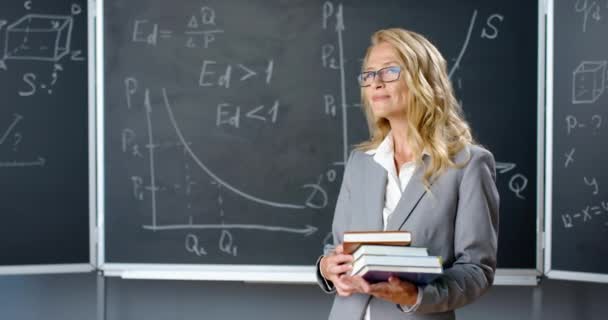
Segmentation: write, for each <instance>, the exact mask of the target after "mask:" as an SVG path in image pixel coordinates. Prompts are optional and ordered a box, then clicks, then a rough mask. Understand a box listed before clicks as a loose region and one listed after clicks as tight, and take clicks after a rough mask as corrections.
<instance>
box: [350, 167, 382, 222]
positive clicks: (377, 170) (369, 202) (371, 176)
mask: <svg viewBox="0 0 608 320" xmlns="http://www.w3.org/2000/svg"><path fill="white" fill-rule="evenodd" d="M368 161H370V165H369V166H366V167H367V170H366V171H367V172H366V173H365V178H366V179H365V180H364V181H365V182H366V183H367V186H364V188H365V189H366V190H369V192H367V193H366V195H365V208H364V210H363V211H362V212H361V213H362V216H361V217H359V218H360V219H361V222H357V226H361V231H368V230H372V231H379V230H382V229H383V228H382V227H383V222H382V210H383V209H384V197H385V193H386V182H387V179H388V176H387V173H386V170H384V168H382V166H380V165H379V164H378V163H376V161H374V159H373V158H372V157H370V158H369V159H368Z"/></svg>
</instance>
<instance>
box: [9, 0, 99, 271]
mask: <svg viewBox="0 0 608 320" xmlns="http://www.w3.org/2000/svg"><path fill="white" fill-rule="evenodd" d="M86 9H87V2H86V1H82V0H70V1H68V0H53V1H22V0H8V1H2V3H1V4H0V92H1V93H2V102H1V104H2V107H1V108H0V180H1V181H2V182H1V183H0V194H1V195H2V196H1V199H2V200H1V201H0V219H1V220H2V223H0V252H2V254H0V266H4V267H7V268H8V267H9V266H23V265H34V266H41V265H58V264H61V265H70V264H89V263H90V261H91V259H90V255H91V249H90V241H89V237H90V235H89V229H90V227H89V222H90V219H89V215H90V210H89V203H90V201H89V181H90V180H89V165H90V161H89V160H90V158H89V149H88V148H89V142H88V136H89V135H88V130H89V125H88V123H89V112H88V97H89V96H88V83H89V82H88V80H87V79H88V59H87V53H88V50H87V43H88V42H87V39H88V38H87V30H88V28H87V10H86ZM90 268H92V267H90Z"/></svg>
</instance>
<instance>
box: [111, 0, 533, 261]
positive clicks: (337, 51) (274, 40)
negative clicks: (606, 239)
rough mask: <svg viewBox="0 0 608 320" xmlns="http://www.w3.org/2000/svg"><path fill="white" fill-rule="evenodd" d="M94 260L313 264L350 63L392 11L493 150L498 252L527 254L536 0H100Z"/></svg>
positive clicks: (339, 167) (354, 134)
mask: <svg viewBox="0 0 608 320" xmlns="http://www.w3.org/2000/svg"><path fill="white" fill-rule="evenodd" d="M103 9H104V12H103V19H104V20H103V40H104V48H103V63H104V66H103V69H104V77H105V79H104V82H103V83H104V86H105V88H104V90H103V97H104V100H105V103H104V106H103V108H104V116H105V119H104V124H103V126H104V154H105V156H104V159H103V163H104V170H105V188H104V193H105V197H104V204H105V210H104V212H103V213H102V214H103V216H104V223H105V225H104V230H103V235H104V238H105V240H104V246H105V248H104V254H105V260H104V263H108V264H111V263H116V264H124V263H126V264H129V263H131V264H174V263H179V264H188V265H190V264H193V265H205V264H214V265H215V264H220V265H289V266H308V265H312V264H313V263H314V261H315V259H316V257H318V255H319V254H321V253H322V250H323V246H324V244H325V243H328V242H329V241H330V234H329V233H330V227H331V221H332V215H333V209H334V206H335V202H336V197H337V192H338V188H339V185H340V182H341V177H342V173H343V165H344V161H345V158H346V157H347V155H348V153H349V152H350V150H352V147H353V145H354V144H356V143H358V142H361V141H363V140H364V139H366V138H367V136H368V132H367V128H366V125H365V122H364V118H363V114H362V112H361V109H360V105H359V103H360V102H359V101H360V97H359V88H358V86H357V83H356V79H355V77H356V74H357V73H358V71H359V70H360V64H361V59H362V57H363V55H364V51H365V48H366V47H367V46H368V44H369V37H370V35H371V34H372V33H373V31H375V30H377V29H380V28H386V27H393V26H398V27H405V28H408V29H412V30H415V31H417V32H419V33H422V34H424V35H425V36H427V37H428V38H429V39H431V41H432V42H434V43H435V44H436V45H437V47H438V48H439V50H440V51H441V52H442V53H443V54H444V56H445V57H446V59H447V60H448V61H449V65H450V75H451V79H452V81H453V83H454V86H455V89H456V92H457V96H458V98H459V99H460V100H461V102H462V104H463V107H464V110H465V113H466V117H467V119H468V120H469V121H470V123H471V125H472V127H473V129H474V133H475V135H476V137H477V140H478V141H479V142H480V143H481V144H483V145H484V146H486V147H487V148H489V149H490V150H491V151H492V152H493V153H494V155H495V157H496V159H497V161H498V172H499V173H498V186H499V190H500V194H501V208H500V210H501V217H500V237H499V238H500V241H499V253H498V259H499V261H498V265H499V267H500V268H516V269H535V268H536V219H537V213H536V204H537V203H536V201H537V194H536V193H537V192H536V190H537V189H536V186H537V169H536V168H537V163H538V159H537V148H538V146H537V130H538V125H537V122H538V119H537V80H538V76H537V70H538V65H537V63H538V50H537V48H538V47H537V45H538V4H537V3H535V2H530V1H491V2H490V1H458V2H454V1H447V0H446V1H439V0H434V1H424V2H421V1H380V2H370V1H348V2H344V3H340V2H337V1H326V2H323V1H261V0H258V1H251V0H248V1H244V0H243V1H229V2H227V1H206V2H203V3H201V2H200V1H185V0H180V1H177V2H175V1H173V2H165V1H129V2H126V1H106V2H105V5H104V8H103Z"/></svg>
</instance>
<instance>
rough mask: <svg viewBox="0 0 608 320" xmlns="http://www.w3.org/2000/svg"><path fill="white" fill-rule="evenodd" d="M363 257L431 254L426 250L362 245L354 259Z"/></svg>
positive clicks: (423, 255)
mask: <svg viewBox="0 0 608 320" xmlns="http://www.w3.org/2000/svg"><path fill="white" fill-rule="evenodd" d="M362 255H375V256H417V257H425V256H428V255H429V253H428V251H427V249H426V248H419V247H406V246H386V245H367V244H364V245H361V246H360V247H359V248H357V250H355V252H353V259H354V260H357V259H359V258H360V257H361V256H362Z"/></svg>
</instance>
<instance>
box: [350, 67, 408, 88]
mask: <svg viewBox="0 0 608 320" xmlns="http://www.w3.org/2000/svg"><path fill="white" fill-rule="evenodd" d="M400 74H401V67H396V66H393V67H386V68H382V69H380V70H377V71H365V72H362V73H360V74H359V76H357V80H359V85H360V86H361V87H369V86H371V85H372V83H374V79H375V78H376V76H378V78H379V79H380V81H382V82H393V81H397V80H398V79H399V75H400Z"/></svg>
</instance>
